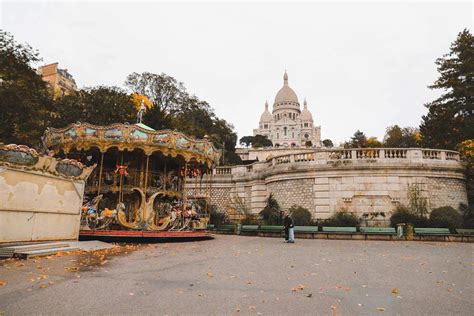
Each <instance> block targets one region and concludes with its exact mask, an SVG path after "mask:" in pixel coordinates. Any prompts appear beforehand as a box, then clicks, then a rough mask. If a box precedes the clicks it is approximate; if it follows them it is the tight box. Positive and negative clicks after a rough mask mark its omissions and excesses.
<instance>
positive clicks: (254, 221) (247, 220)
mask: <svg viewBox="0 0 474 316" xmlns="http://www.w3.org/2000/svg"><path fill="white" fill-rule="evenodd" d="M260 222H261V221H260V219H259V215H258V214H246V215H245V217H244V218H243V219H242V221H241V224H242V225H260Z"/></svg>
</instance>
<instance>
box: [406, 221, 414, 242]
mask: <svg viewBox="0 0 474 316" xmlns="http://www.w3.org/2000/svg"><path fill="white" fill-rule="evenodd" d="M407 240H413V224H407Z"/></svg>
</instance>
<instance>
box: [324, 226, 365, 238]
mask: <svg viewBox="0 0 474 316" xmlns="http://www.w3.org/2000/svg"><path fill="white" fill-rule="evenodd" d="M323 233H325V234H326V238H327V239H329V236H330V235H331V238H334V239H347V238H346V237H347V236H350V237H351V239H352V236H354V235H355V234H356V233H357V228H356V227H333V226H323ZM341 237H342V238H341Z"/></svg>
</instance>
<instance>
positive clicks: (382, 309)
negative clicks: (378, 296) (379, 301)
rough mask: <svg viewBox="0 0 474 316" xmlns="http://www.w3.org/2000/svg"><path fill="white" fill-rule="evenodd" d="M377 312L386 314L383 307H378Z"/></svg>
mask: <svg viewBox="0 0 474 316" xmlns="http://www.w3.org/2000/svg"><path fill="white" fill-rule="evenodd" d="M377 310H378V311H379V312H385V308H383V307H377Z"/></svg>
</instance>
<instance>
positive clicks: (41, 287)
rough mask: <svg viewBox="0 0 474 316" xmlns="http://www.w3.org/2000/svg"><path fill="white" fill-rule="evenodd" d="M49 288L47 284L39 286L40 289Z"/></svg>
mask: <svg viewBox="0 0 474 316" xmlns="http://www.w3.org/2000/svg"><path fill="white" fill-rule="evenodd" d="M47 287H48V286H47V285H46V284H41V285H40V286H39V288H40V289H45V288H47Z"/></svg>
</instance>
